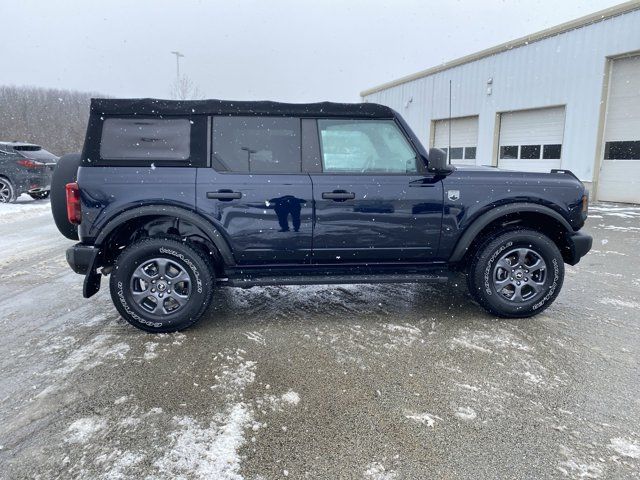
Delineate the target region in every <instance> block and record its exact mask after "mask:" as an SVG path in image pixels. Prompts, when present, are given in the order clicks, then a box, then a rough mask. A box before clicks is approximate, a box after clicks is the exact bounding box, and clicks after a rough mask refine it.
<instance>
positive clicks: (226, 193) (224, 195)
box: [207, 190, 242, 202]
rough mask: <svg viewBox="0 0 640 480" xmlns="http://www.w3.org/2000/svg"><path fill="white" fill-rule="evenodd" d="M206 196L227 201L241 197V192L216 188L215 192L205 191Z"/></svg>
mask: <svg viewBox="0 0 640 480" xmlns="http://www.w3.org/2000/svg"><path fill="white" fill-rule="evenodd" d="M207 198H210V199H213V200H220V201H221V202H229V201H231V200H237V199H239V198H242V192H234V191H233V190H218V191H217V192H207Z"/></svg>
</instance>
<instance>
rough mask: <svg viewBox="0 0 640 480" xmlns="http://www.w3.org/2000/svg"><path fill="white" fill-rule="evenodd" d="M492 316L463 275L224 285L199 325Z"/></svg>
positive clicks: (241, 325)
mask: <svg viewBox="0 0 640 480" xmlns="http://www.w3.org/2000/svg"><path fill="white" fill-rule="evenodd" d="M429 318H433V319H446V318H450V319H456V318H460V319H468V318H475V319H478V318H485V319H489V318H493V317H492V316H490V315H489V314H487V313H486V312H485V311H484V310H482V309H481V308H480V307H479V306H478V305H477V304H476V303H475V302H474V301H473V300H472V298H471V296H470V295H469V293H468V291H467V288H466V284H465V281H464V278H462V277H461V278H459V279H456V280H455V281H453V282H450V283H446V284H349V285H311V286H277V287H253V288H249V289H241V288H221V289H219V290H217V291H216V293H215V294H214V299H213V302H212V305H211V308H210V309H209V312H208V313H207V315H206V316H205V318H204V319H203V321H201V322H199V324H198V325H197V326H196V328H215V327H222V326H224V327H234V326H238V327H242V328H253V327H260V326H266V325H270V324H291V325H304V324H310V325H313V324H317V323H323V324H328V323H329V324H331V323H335V324H341V323H345V322H354V321H356V322H357V321H365V320H366V321H374V322H410V321H414V322H415V321H424V320H426V319H429Z"/></svg>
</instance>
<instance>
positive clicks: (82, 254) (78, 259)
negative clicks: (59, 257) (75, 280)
mask: <svg viewBox="0 0 640 480" xmlns="http://www.w3.org/2000/svg"><path fill="white" fill-rule="evenodd" d="M99 253H100V250H99V249H97V248H96V247H90V246H87V245H82V244H81V243H77V244H75V245H74V246H73V247H69V248H68V249H67V263H68V264H69V266H70V267H71V269H72V270H73V271H74V272H76V273H79V274H81V275H85V274H87V273H89V272H90V271H92V269H94V268H96V267H94V265H95V264H96V260H97V258H98V254H99Z"/></svg>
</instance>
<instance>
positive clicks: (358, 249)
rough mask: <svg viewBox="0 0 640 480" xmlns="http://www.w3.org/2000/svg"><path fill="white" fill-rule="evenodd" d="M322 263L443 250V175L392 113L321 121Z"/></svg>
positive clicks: (316, 255) (318, 255) (404, 257)
mask: <svg viewBox="0 0 640 480" xmlns="http://www.w3.org/2000/svg"><path fill="white" fill-rule="evenodd" d="M318 131H319V138H320V151H321V159H322V173H315V174H312V175H311V179H312V181H313V191H314V202H315V206H316V224H315V230H314V238H313V261H314V262H317V263H336V262H337V263H352V262H357V263H361V262H368V261H371V262H380V261H383V262H398V261H399V262H420V261H425V262H426V261H430V260H433V258H434V256H435V255H436V254H437V251H438V244H439V241H440V229H441V222H442V205H443V198H442V182H441V181H439V180H437V179H436V178H434V177H433V176H431V175H429V174H428V172H426V171H425V167H424V165H423V164H422V160H421V159H420V158H419V157H418V156H417V154H416V152H415V151H414V150H413V147H412V146H411V144H410V143H409V142H408V140H407V138H406V137H405V135H404V133H403V131H402V130H401V129H400V128H399V126H398V125H397V124H396V123H395V122H394V121H393V120H366V119H362V120H361V119H358V120H329V119H327V120H322V119H321V120H318Z"/></svg>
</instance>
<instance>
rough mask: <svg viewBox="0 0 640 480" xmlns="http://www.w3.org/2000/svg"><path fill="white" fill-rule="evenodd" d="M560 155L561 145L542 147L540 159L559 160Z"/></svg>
mask: <svg viewBox="0 0 640 480" xmlns="http://www.w3.org/2000/svg"><path fill="white" fill-rule="evenodd" d="M561 155H562V145H559V144H558V145H545V146H543V147H542V158H544V159H545V160H559V159H560V158H561Z"/></svg>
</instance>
